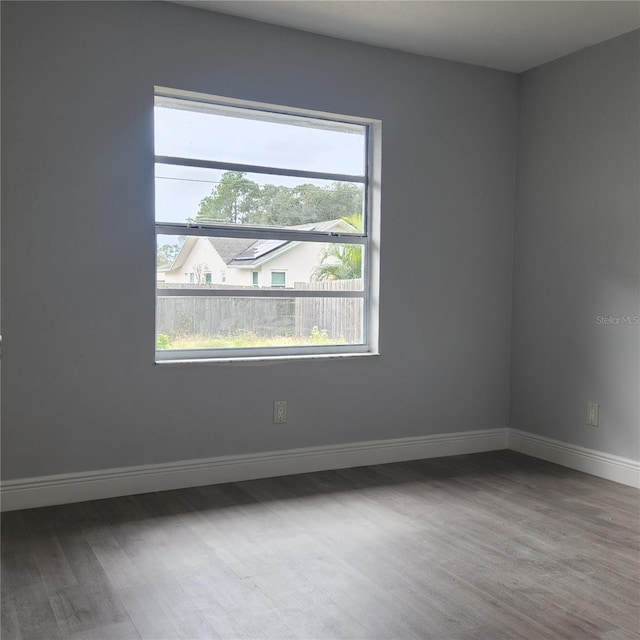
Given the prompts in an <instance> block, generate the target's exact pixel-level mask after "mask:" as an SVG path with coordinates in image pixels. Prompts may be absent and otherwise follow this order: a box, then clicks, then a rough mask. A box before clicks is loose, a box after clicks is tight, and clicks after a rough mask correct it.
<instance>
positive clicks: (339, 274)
mask: <svg viewBox="0 0 640 640" xmlns="http://www.w3.org/2000/svg"><path fill="white" fill-rule="evenodd" d="M342 220H344V221H345V222H346V223H347V224H348V225H350V226H352V227H353V228H354V229H355V230H356V231H361V230H362V227H363V225H362V216H361V215H353V216H346V217H344V218H342ZM311 278H312V279H313V280H353V279H355V278H362V247H361V246H360V245H359V244H330V245H328V246H327V248H326V249H325V250H324V251H323V252H322V257H321V259H320V264H319V265H318V266H317V267H316V268H315V269H314V270H313V273H312V275H311Z"/></svg>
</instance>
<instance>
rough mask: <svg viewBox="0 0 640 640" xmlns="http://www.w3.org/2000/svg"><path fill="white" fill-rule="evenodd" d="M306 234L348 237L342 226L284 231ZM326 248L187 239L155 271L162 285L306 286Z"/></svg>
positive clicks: (334, 223)
mask: <svg viewBox="0 0 640 640" xmlns="http://www.w3.org/2000/svg"><path fill="white" fill-rule="evenodd" d="M286 228H288V229H298V230H300V229H302V230H307V231H332V232H336V233H339V232H344V233H353V232H354V231H355V229H354V227H352V226H351V225H350V224H348V223H347V222H345V221H344V220H341V219H338V220H326V221H324V222H316V223H310V224H303V225H296V226H294V227H286ZM326 248H327V243H324V242H292V241H288V240H253V239H246V238H212V237H202V236H189V237H188V238H187V239H186V240H185V242H184V244H183V245H182V247H181V248H180V251H179V252H178V254H177V255H176V258H175V260H174V261H173V263H172V264H170V265H169V266H168V267H166V268H164V269H158V281H159V282H164V283H166V284H188V283H190V284H228V285H235V286H252V285H253V286H259V287H293V285H294V283H296V282H309V281H310V280H311V278H312V275H313V272H314V270H315V269H316V268H317V267H318V266H319V265H320V264H321V263H322V262H323V259H324V254H325V250H326Z"/></svg>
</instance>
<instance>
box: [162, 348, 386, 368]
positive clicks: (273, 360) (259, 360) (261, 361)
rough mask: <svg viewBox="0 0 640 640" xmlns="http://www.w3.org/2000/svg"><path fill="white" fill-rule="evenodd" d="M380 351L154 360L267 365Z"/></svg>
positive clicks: (373, 354)
mask: <svg viewBox="0 0 640 640" xmlns="http://www.w3.org/2000/svg"><path fill="white" fill-rule="evenodd" d="M379 355H380V353H379V352H377V351H375V352H371V351H367V352H363V353H317V354H301V355H295V356H294V355H291V356H289V355H285V356H245V357H235V358H191V359H185V360H156V361H155V364H156V365H158V366H161V367H164V366H173V365H187V366H190V365H199V364H241V365H251V364H255V365H267V364H283V363H286V362H295V361H298V360H344V359H351V358H363V357H365V358H366V357H371V356H379Z"/></svg>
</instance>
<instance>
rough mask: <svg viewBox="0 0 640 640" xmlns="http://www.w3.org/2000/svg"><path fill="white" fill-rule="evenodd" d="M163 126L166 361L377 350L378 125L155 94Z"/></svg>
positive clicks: (158, 140)
mask: <svg viewBox="0 0 640 640" xmlns="http://www.w3.org/2000/svg"><path fill="white" fill-rule="evenodd" d="M154 122H155V154H156V158H155V159H156V165H155V207H156V213H155V215H156V236H157V247H158V249H157V252H158V256H157V264H158V270H161V271H162V277H161V278H160V277H157V278H156V281H157V285H156V286H157V296H156V338H157V339H156V359H157V360H172V359H179V360H184V359H185V358H186V359H192V358H213V359H215V358H233V357H265V356H269V355H278V356H280V355H307V354H324V353H350V352H354V353H360V352H367V351H371V350H372V349H373V345H372V340H371V336H372V335H373V334H372V332H371V330H370V328H371V326H372V325H374V324H377V323H372V318H371V313H372V311H371V299H372V295H371V291H370V286H371V285H370V274H371V264H370V259H371V255H372V254H371V251H370V250H369V249H370V243H371V237H370V231H369V230H370V228H371V220H372V208H371V204H370V203H371V195H370V190H371V181H370V176H369V167H370V166H371V163H372V158H373V154H372V151H371V145H372V141H371V126H372V125H373V121H367V120H364V119H361V118H354V119H349V118H345V117H340V116H334V115H332V114H321V115H318V114H313V115H308V114H306V113H303V112H297V111H295V110H291V109H287V108H283V107H272V106H269V105H254V104H251V105H249V106H247V104H246V103H243V105H242V106H238V105H237V104H234V103H233V101H231V100H229V101H227V100H224V99H219V98H213V97H208V96H198V97H197V98H194V97H191V96H190V97H188V98H187V97H183V96H182V95H180V92H175V95H174V92H172V91H170V90H161V91H160V90H158V91H157V93H156V101H155V120H154ZM377 253H378V252H377V251H376V255H377ZM260 272H262V273H263V274H264V276H263V278H264V279H263V281H262V287H259V286H258V285H259V283H260V278H261V276H260ZM215 273H219V277H220V279H219V280H217V279H216V280H215V281H214V278H213V276H212V274H215ZM205 284H208V285H211V286H208V287H205V286H203V285H205ZM268 285H270V286H268Z"/></svg>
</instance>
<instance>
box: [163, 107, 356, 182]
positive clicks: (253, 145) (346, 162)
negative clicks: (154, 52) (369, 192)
mask: <svg viewBox="0 0 640 640" xmlns="http://www.w3.org/2000/svg"><path fill="white" fill-rule="evenodd" d="M365 137H366V127H365V126H363V125H357V124H348V123H341V122H332V121H330V120H321V119H316V118H307V117H298V116H292V115H282V114H276V113H270V112H266V111H256V110H253V109H242V108H237V107H228V106H220V105H212V104H207V103H204V102H197V101H193V100H182V99H176V98H163V97H159V96H157V97H156V107H155V152H156V155H162V156H174V157H179V158H195V159H199V160H215V161H219V162H233V163H238V164H250V165H259V166H263V167H278V168H282V169H298V170H302V171H323V172H327V173H341V174H346V175H358V176H362V175H364V171H365V148H366V145H365Z"/></svg>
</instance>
